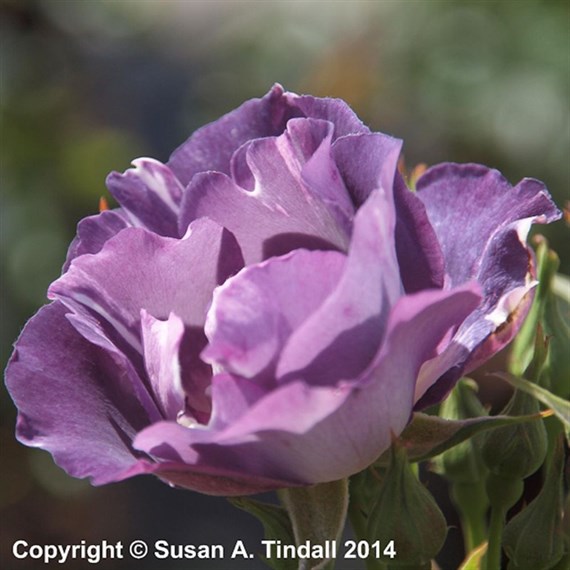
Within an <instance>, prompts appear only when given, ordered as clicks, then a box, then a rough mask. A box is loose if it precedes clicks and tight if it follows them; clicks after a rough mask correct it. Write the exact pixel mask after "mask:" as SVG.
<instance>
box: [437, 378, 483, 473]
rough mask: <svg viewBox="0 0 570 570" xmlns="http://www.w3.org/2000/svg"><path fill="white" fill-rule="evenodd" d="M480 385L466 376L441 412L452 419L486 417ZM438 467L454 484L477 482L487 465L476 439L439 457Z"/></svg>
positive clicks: (471, 439)
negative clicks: (478, 391)
mask: <svg viewBox="0 0 570 570" xmlns="http://www.w3.org/2000/svg"><path fill="white" fill-rule="evenodd" d="M476 391H477V384H476V383H475V382H474V381H473V380H470V379H469V378H463V379H462V380H460V381H459V382H458V383H457V385H456V386H455V388H454V390H453V391H452V392H451V394H450V395H449V397H448V398H447V400H445V402H444V403H443V404H442V406H441V409H440V413H439V415H440V416H441V417H442V418H445V419H450V420H464V419H468V418H476V417H481V416H486V415H487V413H486V411H485V408H484V407H483V406H482V405H481V402H480V401H479V398H477V395H476ZM436 463H437V466H438V470H439V471H441V472H442V473H443V474H444V475H445V477H446V478H447V479H449V480H450V481H453V483H477V482H480V481H481V480H483V479H484V475H485V474H486V471H487V470H486V468H485V465H484V464H483V460H482V459H481V454H480V451H479V449H478V448H477V445H476V444H475V442H474V440H473V438H470V439H468V440H467V441H464V442H462V443H460V444H458V445H456V446H455V447H452V448H451V449H449V450H448V451H446V452H445V453H443V454H442V455H441V456H440V457H439V458H437V459H436Z"/></svg>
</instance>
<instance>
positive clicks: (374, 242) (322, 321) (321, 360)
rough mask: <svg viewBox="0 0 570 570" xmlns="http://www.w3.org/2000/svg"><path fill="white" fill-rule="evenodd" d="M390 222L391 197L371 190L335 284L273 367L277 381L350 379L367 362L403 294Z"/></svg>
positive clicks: (358, 217)
mask: <svg viewBox="0 0 570 570" xmlns="http://www.w3.org/2000/svg"><path fill="white" fill-rule="evenodd" d="M394 222H395V220H394V209H393V204H392V203H391V201H390V198H389V196H388V195H387V194H386V193H385V192H381V191H375V192H374V193H373V194H372V195H371V196H370V197H369V199H368V200H367V202H366V203H365V204H364V206H362V207H361V208H360V210H359V212H358V214H357V215H356V218H355V222H354V231H353V236H352V241H351V245H350V251H349V254H348V261H347V264H346V266H345V270H344V273H343V275H342V277H341V278H340V280H339V283H338V286H337V287H336V288H335V290H334V291H333V292H332V293H331V295H330V296H329V297H328V298H327V299H326V301H325V302H324V303H323V304H322V305H321V306H320V307H319V308H318V309H317V310H316V311H315V312H314V313H313V314H311V316H310V317H309V318H308V319H307V320H306V321H305V322H304V323H303V324H302V325H301V326H299V328H298V329H297V330H296V331H295V332H294V333H293V334H292V335H291V337H290V338H289V340H288V342H287V344H286V345H285V347H284V349H283V351H282V354H281V357H280V360H279V364H278V366H277V377H278V379H279V380H280V381H286V380H287V379H288V378H290V377H296V378H299V377H302V378H304V379H305V380H306V381H307V382H310V383H327V384H330V383H335V382H336V381H337V380H339V379H348V378H354V377H355V376H357V375H358V374H359V373H361V372H362V370H364V369H365V368H366V366H367V365H368V364H369V363H370V360H371V359H372V357H373V356H374V354H375V353H376V351H377V350H378V347H379V345H380V343H381V341H382V337H383V335H384V331H385V325H386V322H387V317H388V314H389V312H390V309H391V307H392V305H393V304H394V302H395V301H396V299H398V297H399V296H400V295H401V283H400V276H399V271H398V263H397V260H396V254H395V250H394V242H393V231H394Z"/></svg>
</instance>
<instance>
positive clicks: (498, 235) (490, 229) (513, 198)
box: [417, 164, 560, 408]
mask: <svg viewBox="0 0 570 570" xmlns="http://www.w3.org/2000/svg"><path fill="white" fill-rule="evenodd" d="M417 189H418V192H417V196H418V197H419V198H420V199H421V200H422V202H423V203H424V204H425V207H426V211H427V214H428V217H429V220H430V222H431V224H432V226H433V228H434V230H435V232H436V234H437V237H438V240H439V242H440V245H441V248H442V251H443V254H444V260H445V271H446V274H447V276H448V277H447V278H448V280H449V285H451V286H453V285H458V284H461V283H464V282H465V281H468V280H471V279H476V280H477V281H478V282H479V283H480V284H481V285H482V288H483V302H482V303H481V306H480V307H478V308H477V310H476V311H474V312H473V314H472V315H470V316H469V317H468V318H467V319H466V321H465V322H464V323H463V324H462V326H461V327H460V329H459V330H458V331H457V333H456V336H455V340H456V341H457V342H458V343H459V344H461V345H462V346H465V347H467V349H468V353H467V354H466V355H465V358H464V359H463V361H462V362H460V363H458V364H459V365H457V366H455V367H454V368H453V369H451V370H448V371H446V372H445V371H444V369H445V366H444V365H443V364H442V363H443V362H446V361H447V360H448V359H449V355H446V354H445V353H444V354H443V355H442V356H441V360H440V361H439V362H437V361H436V362H433V363H431V364H430V365H429V367H428V368H429V371H428V372H426V371H423V372H424V373H423V374H422V377H421V379H420V382H419V386H421V389H419V390H418V396H421V395H422V394H423V396H422V398H421V400H420V401H419V402H418V404H417V406H418V408H420V407H425V406H428V405H430V404H432V403H434V402H436V401H439V400H440V399H441V398H442V397H443V396H444V395H445V394H446V393H447V392H448V391H449V390H450V389H451V388H452V386H453V384H454V383H455V381H456V380H457V379H458V378H459V377H460V375H461V374H462V372H463V371H465V370H470V369H473V367H474V366H476V365H478V364H480V363H481V362H482V361H483V359H485V358H489V357H490V356H492V354H494V353H495V352H497V351H498V350H500V349H501V348H503V347H504V346H505V345H506V344H507V343H508V342H509V341H510V340H511V339H512V338H513V336H514V334H516V331H517V330H518V328H519V327H520V325H521V324H522V321H523V319H524V317H525V316H526V310H527V309H528V306H529V302H528V295H529V294H531V290H532V288H533V287H534V285H535V283H534V282H533V279H532V277H531V276H532V273H533V270H532V258H531V254H530V251H529V249H528V247H527V245H526V237H527V234H528V231H529V229H530V226H531V224H532V223H533V222H537V223H548V222H551V221H553V220H555V219H557V218H559V217H560V212H559V211H558V210H557V208H556V206H555V205H554V204H553V202H552V200H551V199H550V196H549V194H548V191H547V190H546V188H545V187H544V185H543V184H542V183H540V182H538V181H537V180H532V179H527V178H525V179H524V180H522V181H521V182H520V183H519V184H517V185H516V186H515V187H512V186H511V185H510V184H509V183H508V182H507V181H506V180H505V179H504V178H503V177H502V176H501V174H500V173H499V172H498V171H496V170H491V169H488V168H486V167H484V166H480V165H476V164H463V165H459V164H442V165H439V166H435V167H433V168H431V169H429V170H428V171H427V172H426V173H425V174H424V175H423V176H422V177H421V178H420V179H419V180H418V183H417ZM523 299H526V300H525V301H524V302H523V303H522V304H521V301H523ZM522 308H525V310H522ZM504 329H506V330H504ZM452 360H453V358H452ZM434 370H439V372H440V373H441V374H442V375H441V377H440V379H439V381H438V377H437V376H435V377H434V373H433V371H434ZM436 381H437V382H436ZM432 384H434V385H433V386H432Z"/></svg>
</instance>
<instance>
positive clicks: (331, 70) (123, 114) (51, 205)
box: [0, 0, 570, 570]
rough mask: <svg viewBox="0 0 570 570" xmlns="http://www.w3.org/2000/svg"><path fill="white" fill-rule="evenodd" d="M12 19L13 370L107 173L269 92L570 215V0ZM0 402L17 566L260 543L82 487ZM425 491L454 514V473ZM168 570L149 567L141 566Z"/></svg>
mask: <svg viewBox="0 0 570 570" xmlns="http://www.w3.org/2000/svg"><path fill="white" fill-rule="evenodd" d="M0 7H1V12H0V16H1V22H0V37H1V75H0V110H1V129H0V135H1V139H0V142H1V150H0V158H1V160H0V177H1V178H0V183H1V210H0V230H1V243H0V255H1V266H0V273H1V296H0V311H1V313H0V318H1V328H0V350H1V363H2V368H3V367H4V366H5V363H6V361H7V359H8V357H9V353H10V350H11V344H12V342H13V341H14V339H15V338H16V337H17V335H18V333H19V331H20V330H21V327H22V326H23V324H24V322H25V320H26V319H27V318H29V317H30V316H31V315H32V314H33V313H34V311H35V310H37V308H38V307H39V306H40V305H41V304H42V303H45V302H46V298H45V291H46V288H47V286H48V284H49V283H50V282H51V281H52V280H53V279H54V278H56V277H57V275H58V274H59V271H60V268H61V265H62V263H63V260H64V257H65V252H66V248H67V244H68V243H69V241H70V240H71V239H72V237H73V235H74V231H75V225H76V223H77V221H78V220H79V219H80V218H81V217H83V216H86V215H90V214H93V213H96V211H97V209H98V201H99V198H100V197H101V196H108V195H107V192H106V189H105V185H104V180H105V177H106V175H107V174H108V173H109V172H110V171H111V170H118V171H123V170H125V169H126V168H128V167H129V163H130V161H131V160H132V159H133V158H136V157H138V156H152V157H155V158H157V159H159V160H161V161H166V160H167V159H168V156H169V154H170V152H171V151H172V150H173V149H174V148H175V147H176V146H178V145H179V144H180V143H181V142H182V141H183V140H184V139H185V138H186V137H187V136H188V135H189V134H190V133H191V132H192V131H193V130H194V129H196V128H197V127H199V126H201V125H203V124H204V123H206V122H208V121H211V120H214V119H216V118H217V117H219V116H220V115H221V114H223V113H224V112H227V111H229V110H231V109H232V108H234V107H236V106H237V105H239V104H240V103H241V102H243V101H244V100H245V99H247V98H250V97H255V96H261V95H263V94H264V93H265V92H266V91H267V90H268V89H269V88H270V87H271V85H272V84H273V83H274V82H279V83H282V84H283V85H284V86H285V87H286V88H287V89H289V90H291V91H296V92H298V93H301V92H305V93H311V94H314V95H320V96H334V97H341V98H343V99H345V100H346V101H348V102H349V103H350V104H351V105H352V107H353V108H354V109H355V110H356V112H357V113H358V114H359V116H360V117H361V118H362V119H363V120H364V121H365V122H366V123H367V124H369V125H370V126H371V127H372V128H373V129H374V130H381V131H383V132H386V133H389V134H392V135H394V136H397V137H400V138H403V139H404V141H405V146H404V153H405V160H406V163H407V165H408V166H413V165H414V164H416V163H419V162H425V163H428V164H434V163H437V162H441V161H456V162H481V163H485V164H487V165H490V166H493V167H496V168H498V169H500V170H501V171H502V172H503V173H504V174H505V176H506V177H507V178H508V179H509V180H510V181H511V182H513V183H516V182H517V181H518V180H519V179H521V178H522V177H524V176H530V177H534V178H538V179H541V180H543V181H544V182H545V183H546V184H547V186H548V187H549V189H550V191H551V192H552V194H553V196H554V197H555V200H556V201H557V203H558V204H559V206H562V205H564V203H565V201H566V200H568V198H569V195H568V193H569V188H570V164H569V161H568V157H569V156H570V114H569V108H568V101H569V95H570V60H569V53H570V52H569V48H570V27H569V21H570V20H569V17H570V4H568V2H564V1H551V2H547V1H542V2H541V1H533V0H520V1H502V2H480V1H477V2H475V1H448V2H439V1H435V0H434V1H431V0H420V1H406V0H401V1H396V0H395V1H381V0H379V1H369V2H360V1H356V0H353V1H350V0H345V1H342V2H331V1H326V0H325V1H308V0H297V1H288V2H270V1H265V2H263V1H241V0H235V1H227V2H220V1H217V0H208V1H204V2H201V1H182V0H179V1H169V0H131V1H127V0H124V1H121V0H115V1H90V0H73V1H65V0H45V1H39V0H36V1H26V0H2V2H1V3H0ZM541 231H542V230H541ZM565 231H567V229H566V228H565V227H564V223H563V222H559V223H558V224H556V225H555V226H553V227H550V228H548V229H547V230H544V233H545V234H546V235H547V236H548V238H549V239H550V241H551V243H552V245H553V246H554V247H555V249H557V250H558V252H559V253H560V255H561V257H562V269H563V271H565V272H566V273H568V272H569V271H570V259H569V256H568V242H565V241H564V240H565V237H566V238H567V235H566V236H565V235H564V234H565ZM0 397H1V400H0V411H1V425H0V438H1V439H0V445H1V463H0V465H1V473H0V477H1V479H0V524H1V527H0V553H1V558H0V566H1V567H2V568H3V569H5V570H10V569H11V568H22V569H25V568H26V569H27V568H39V567H40V566H41V565H40V564H38V563H31V562H29V561H21V562H18V561H15V560H14V559H13V558H12V556H11V545H12V543H13V541H14V540H16V539H19V538H23V539H25V540H27V541H28V542H30V543H56V544H57V543H61V544H66V543H69V544H71V543H78V542H79V541H81V540H82V539H85V540H87V542H90V543H95V542H99V541H101V540H103V539H107V540H108V541H110V542H116V541H117V540H123V541H125V542H128V541H130V540H133V539H135V538H141V539H147V540H150V541H151V542H153V541H154V540H157V539H159V538H164V539H167V540H169V541H170V542H172V543H227V544H230V543H233V542H234V541H235V540H236V539H238V538H240V539H242V540H244V541H245V542H246V543H247V544H248V545H250V546H251V548H252V549H253V550H256V545H258V544H259V540H260V539H261V536H262V531H261V527H260V525H259V524H258V523H257V522H256V521H255V520H253V519H250V518H249V516H248V515H246V514H245V513H241V512H239V511H237V510H235V509H233V508H232V507H230V506H229V505H228V504H227V503H226V501H225V500H224V499H218V498H210V497H204V496H201V495H198V494H196V493H191V492H184V491H179V490H173V489H170V488H168V487H167V486H166V485H164V484H162V483H160V482H159V481H157V480H154V479H152V478H138V479H135V480H131V481H127V482H123V483H120V484H115V485H110V486H107V487H105V488H93V487H91V486H90V485H89V484H88V483H86V482H82V481H77V480H74V479H71V478H70V477H68V476H66V475H65V473H63V472H62V471H61V470H59V469H58V468H57V467H56V466H54V464H53V462H52V460H51V458H50V456H49V455H48V454H47V453H44V452H42V451H38V450H30V449H26V448H24V447H23V446H21V445H19V444H18V443H17V442H16V441H15V440H14V437H13V426H14V421H15V415H16V414H15V409H14V407H13V404H12V402H11V400H10V398H9V396H8V395H7V394H6V392H5V390H4V389H3V388H2V392H1V395H0ZM428 484H429V485H430V488H432V489H433V490H436V491H438V493H439V496H440V500H441V501H444V502H445V488H444V487H443V485H442V483H441V481H439V480H438V479H437V478H436V477H431V478H430V479H429V481H428ZM453 523H454V521H453V519H450V524H452V525H453ZM446 551H447V554H446V556H445V557H442V559H441V561H440V562H441V566H442V568H443V570H453V569H454V568H456V567H457V565H458V563H459V560H460V556H461V538H460V532H459V531H458V530H457V529H456V528H453V527H452V528H451V530H450V533H449V538H448V545H447V546H446ZM156 564H157V563H156V561H154V560H153V559H152V558H149V560H147V561H146V562H145V561H142V562H140V563H139V564H138V565H137V568H141V569H145V568H156V567H157V565H156ZM65 567H66V568H85V567H86V563H84V562H83V563H76V564H68V565H67V566H65ZM98 567H101V568H105V569H115V568H120V569H125V568H131V567H132V562H129V561H128V560H126V561H122V562H121V561H116V562H112V561H110V562H106V563H102V564H100V565H98ZM262 567H263V565H261V563H259V562H256V561H252V562H247V563H246V564H244V563H243V562H241V563H240V562H235V563H232V562H231V561H228V560H226V561H224V562H223V564H221V563H219V562H218V563H216V562H205V563H202V564H200V563H199V562H197V561H181V562H175V561H172V562H169V563H161V564H160V569H161V570H169V569H177V568H197V569H198V568H208V569H210V570H214V569H215V570H219V569H223V570H225V569H231V568H236V569H238V568H240V569H243V570H247V569H254V568H262ZM356 567H357V566H355V565H349V564H346V563H342V562H341V563H339V564H338V568H339V570H349V569H354V568H356Z"/></svg>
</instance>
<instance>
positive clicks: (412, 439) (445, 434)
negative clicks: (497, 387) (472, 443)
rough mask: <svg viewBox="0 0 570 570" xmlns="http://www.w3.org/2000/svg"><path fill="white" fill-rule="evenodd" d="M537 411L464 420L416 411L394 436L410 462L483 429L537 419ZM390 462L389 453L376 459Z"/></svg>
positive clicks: (384, 463)
mask: <svg viewBox="0 0 570 570" xmlns="http://www.w3.org/2000/svg"><path fill="white" fill-rule="evenodd" d="M541 417H542V415H541V414H533V415H527V416H515V417H510V416H484V417H480V418H471V419H467V420H444V419H442V418H438V417H436V416H428V415H426V414H422V413H421V412H416V413H415V414H414V416H413V419H412V422H411V423H410V424H409V425H408V427H407V428H406V429H405V430H404V431H403V432H402V434H401V435H400V437H399V438H398V439H399V441H400V445H402V446H403V447H405V448H406V451H407V453H408V458H409V460H410V461H425V460H426V459H430V458H431V457H435V456H436V455H439V454H440V453H443V452H444V451H446V450H448V449H451V448H452V447H453V446H455V445H457V444H458V443H461V442H462V441H465V440H466V439H468V438H470V437H473V436H474V435H476V434H478V433H482V432H484V431H487V430H490V429H494V428H498V427H504V426H512V425H516V424H519V423H522V422H528V421H534V420H537V419H540V418H541ZM389 462H390V453H389V451H388V452H384V454H383V455H382V456H381V457H380V459H378V461H377V463H378V464H379V465H387V464H388V463H389Z"/></svg>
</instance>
